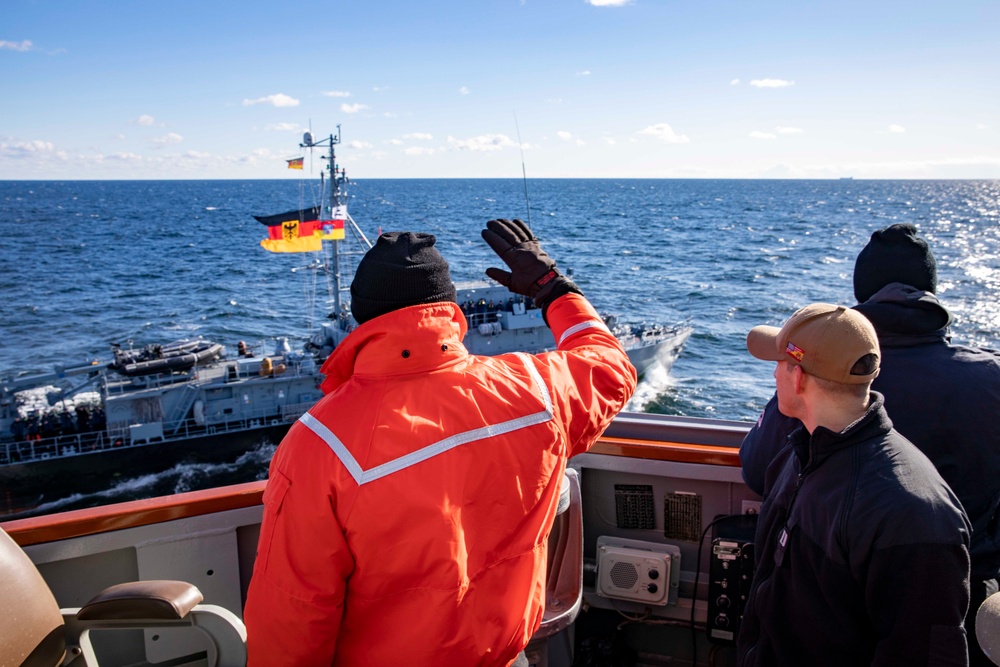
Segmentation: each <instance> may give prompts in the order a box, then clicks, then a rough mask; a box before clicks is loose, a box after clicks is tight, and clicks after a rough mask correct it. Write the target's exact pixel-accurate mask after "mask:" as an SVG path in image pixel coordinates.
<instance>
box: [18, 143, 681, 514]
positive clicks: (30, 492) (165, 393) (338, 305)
mask: <svg viewBox="0 0 1000 667" xmlns="http://www.w3.org/2000/svg"><path fill="white" fill-rule="evenodd" d="M339 142H340V128H339V126H338V128H337V134H336V135H330V136H329V137H328V138H326V139H323V140H321V141H318V142H317V141H314V140H313V137H312V135H311V134H307V135H306V136H305V137H304V141H303V143H302V144H301V146H302V147H303V148H310V149H311V148H315V147H323V148H329V153H328V155H327V156H326V159H327V161H328V166H327V170H328V171H329V173H330V177H329V179H328V183H329V187H328V188H327V187H326V186H327V179H325V178H324V179H323V181H324V183H323V185H324V190H323V192H324V193H325V192H326V191H327V190H328V191H329V198H328V200H327V201H326V203H325V204H324V205H323V206H317V207H315V208H313V209H307V210H304V211H290V212H288V213H285V214H278V215H274V216H262V217H258V218H257V219H258V220H260V221H261V222H262V223H263V224H265V225H267V226H268V227H269V228H274V227H279V230H278V231H277V233H275V230H273V229H271V230H270V231H271V239H275V238H277V239H278V242H279V243H282V242H283V239H287V238H289V237H290V236H292V234H291V232H292V231H296V232H298V231H300V230H298V229H297V228H298V227H299V226H302V227H304V228H305V229H306V230H307V231H308V229H309V227H308V225H310V224H311V225H312V227H313V228H315V229H316V230H321V231H317V235H318V234H320V233H322V234H323V235H324V238H326V239H327V240H326V241H323V245H324V246H327V245H328V246H329V250H330V252H329V263H328V264H327V265H323V266H321V267H319V268H321V269H323V270H327V271H329V273H330V274H331V277H332V278H333V280H332V283H333V287H332V290H331V291H332V295H331V296H332V302H333V311H332V312H333V315H331V317H330V318H329V319H328V321H327V322H325V323H324V324H323V325H321V327H320V329H319V331H318V332H317V333H315V335H313V336H312V337H311V339H310V340H309V342H308V343H306V345H305V346H304V348H303V349H301V350H293V349H292V348H291V345H290V344H289V342H288V340H287V339H284V338H280V339H276V340H274V341H270V342H263V343H259V344H257V345H254V346H248V345H247V344H245V343H244V342H243V341H240V342H239V343H238V345H237V346H236V350H235V353H233V351H232V350H231V349H227V348H226V347H225V346H223V345H221V344H219V343H216V342H210V341H204V340H200V339H198V340H181V341H175V342H172V343H168V344H165V345H146V346H143V347H140V348H135V347H131V346H129V347H128V348H124V349H123V348H122V347H120V346H115V347H114V348H113V356H112V358H109V359H102V360H95V361H94V362H92V363H90V364H86V365H81V366H75V367H61V368H57V369H55V370H53V371H52V372H50V373H44V374H39V375H31V376H19V377H10V378H0V516H6V517H13V516H30V515H32V514H34V513H37V512H39V511H45V505H46V503H49V502H51V501H53V500H54V499H55V498H66V497H67V496H70V495H72V494H88V493H95V492H97V491H101V490H103V489H106V488H108V486H109V484H110V483H111V482H112V480H114V478H115V476H116V475H121V474H127V475H128V476H130V477H135V476H139V475H146V474H154V473H159V472H163V471H165V470H169V469H170V468H172V467H173V466H175V465H177V464H178V463H224V462H231V461H235V460H237V459H238V458H239V457H240V456H241V455H244V454H246V453H247V452H250V451H252V450H255V449H257V448H258V447H260V446H261V445H262V444H267V443H272V444H277V443H278V442H279V441H280V440H281V438H282V437H283V436H284V434H285V432H286V431H287V430H288V429H289V427H290V426H291V425H292V423H294V422H295V420H297V419H298V418H299V417H300V416H301V415H302V414H303V413H305V412H306V410H308V409H309V408H310V407H311V406H312V405H313V404H314V403H315V402H316V401H317V400H319V399H320V398H321V397H322V392H321V391H320V389H319V386H320V383H321V382H322V380H323V375H322V374H321V373H320V367H321V366H322V363H323V361H324V360H325V359H326V357H327V356H329V354H330V353H331V352H332V351H333V349H334V348H335V347H336V346H337V345H338V344H340V342H341V341H342V340H343V339H344V338H345V337H346V336H347V335H349V334H350V332H351V331H353V329H354V328H355V327H356V326H357V323H356V322H355V321H354V319H353V318H352V317H351V316H350V308H349V307H348V305H347V303H346V301H344V300H342V299H341V293H342V292H343V291H344V290H345V289H346V288H345V287H344V286H343V285H342V284H341V275H340V274H341V273H342V262H345V261H348V260H349V259H350V258H351V256H352V255H354V256H357V255H360V254H363V252H364V251H366V250H367V248H370V247H371V243H370V242H369V241H368V239H367V238H366V237H365V235H364V234H363V232H362V231H361V229H360V228H359V227H358V225H357V224H356V223H355V222H354V220H353V219H352V218H351V217H350V215H349V214H348V213H347V184H348V182H349V181H348V179H347V176H346V173H345V172H344V170H343V169H341V168H339V167H338V166H337V165H336V163H335V157H334V146H335V145H337V144H338V143H339ZM300 238H301V237H300ZM305 240H306V241H307V242H310V243H313V242H315V241H316V239H308V238H307V239H305ZM295 242H298V239H296V240H295ZM265 243H266V241H264V242H262V245H264V244H265ZM265 247H267V246H266V245H265ZM343 268H346V265H344V267H343ZM456 289H457V294H458V303H459V304H460V305H461V306H462V310H463V312H464V313H465V315H466V318H467V320H468V333H467V334H466V336H465V339H464V341H463V342H464V344H465V346H466V347H467V348H468V350H469V352H471V353H472V354H479V355H495V354H503V353H506V352H515V351H520V352H529V353H537V352H542V351H545V350H553V349H555V347H556V343H555V340H554V338H553V336H552V332H551V331H550V330H549V328H548V326H546V324H545V322H544V320H543V319H542V312H541V310H540V309H539V308H537V307H535V306H534V304H533V303H531V301H530V300H524V299H520V298H518V297H514V296H512V295H511V293H510V292H509V291H508V290H507V289H506V288H505V287H503V286H501V285H499V284H495V283H493V284H489V283H485V282H482V283H470V284H461V285H457V286H456ZM605 321H606V323H607V325H608V327H609V328H610V329H611V331H612V332H613V333H614V334H615V335H616V336H617V337H618V339H619V340H620V341H621V342H622V345H623V346H624V347H625V349H626V351H627V352H628V355H629V358H630V359H631V360H632V363H633V364H634V365H635V366H636V368H637V369H638V371H639V373H640V375H642V374H644V373H646V372H647V371H649V370H650V369H652V368H653V367H658V368H660V369H662V370H663V371H664V372H665V371H668V370H669V369H670V366H671V365H672V364H673V362H674V360H675V359H676V358H677V356H678V355H679V354H680V352H681V350H682V348H683V346H684V343H685V341H686V340H687V338H688V336H690V335H691V331H692V329H691V327H690V326H688V325H687V324H686V323H680V324H676V325H673V326H661V325H648V324H644V323H643V324H629V323H624V322H620V321H618V319H617V318H616V317H614V316H606V317H605Z"/></svg>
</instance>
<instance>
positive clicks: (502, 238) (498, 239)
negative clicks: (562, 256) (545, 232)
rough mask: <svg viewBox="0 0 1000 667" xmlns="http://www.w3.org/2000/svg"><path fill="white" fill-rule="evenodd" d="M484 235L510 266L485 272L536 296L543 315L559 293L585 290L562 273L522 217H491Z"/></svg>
mask: <svg viewBox="0 0 1000 667" xmlns="http://www.w3.org/2000/svg"><path fill="white" fill-rule="evenodd" d="M483 239H484V240H485V241H486V242H487V243H488V244H489V245H490V247H491V248H492V249H493V252H495V253H496V254H497V255H499V257H500V259H502V260H503V261H504V263H505V264H506V265H507V266H508V268H510V271H504V270H503V269H497V268H493V267H490V268H488V269H486V275H487V276H489V277H490V278H492V279H493V280H495V281H497V282H498V283H500V284H501V285H503V286H504V287H506V288H507V289H509V290H510V291H511V292H513V293H514V294H522V295H524V296H527V297H531V298H532V299H534V300H535V304H537V305H538V307H539V308H541V309H542V314H543V315H544V314H545V312H546V311H547V310H548V307H549V304H550V303H552V302H553V301H554V300H555V299H556V298H557V297H560V296H562V295H564V294H568V293H570V292H575V293H576V294H582V292H581V291H580V288H579V287H577V286H576V284H575V283H574V282H573V281H572V280H570V279H569V278H567V277H566V276H564V275H562V274H561V273H559V271H558V269H556V263H555V260H553V259H552V258H551V257H549V256H548V255H547V254H546V253H545V251H544V250H542V247H541V245H540V244H539V242H538V239H537V238H535V235H534V234H532V233H531V229H530V228H529V227H528V225H526V224H524V222H523V221H521V220H517V219H514V220H505V219H500V220H490V221H489V222H487V223H486V229H484V230H483Z"/></svg>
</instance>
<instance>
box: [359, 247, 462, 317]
mask: <svg viewBox="0 0 1000 667" xmlns="http://www.w3.org/2000/svg"><path fill="white" fill-rule="evenodd" d="M435 241H437V239H436V238H435V237H434V235H433V234H420V233H415V232H388V233H386V234H382V235H381V236H379V237H378V240H377V241H376V242H375V246H374V247H373V248H372V249H371V250H369V251H368V252H367V253H365V256H364V257H362V258H361V261H360V262H359V263H358V270H357V273H355V274H354V281H353V282H352V283H351V313H352V314H353V315H354V319H356V320H357V321H358V323H359V324H363V323H364V322H367V321H368V320H370V319H372V318H374V317H378V316H379V315H385V314H386V313H388V312H391V311H393V310H397V309H399V308H405V307H407V306H415V305H417V304H418V303H435V302H438V301H455V300H456V299H457V298H458V295H457V294H456V293H455V285H454V283H452V282H451V274H450V273H449V272H448V262H446V261H445V259H444V257H442V256H441V253H439V252H438V251H437V248H435V247H434V242H435Z"/></svg>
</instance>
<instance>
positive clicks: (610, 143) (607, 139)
mask: <svg viewBox="0 0 1000 667" xmlns="http://www.w3.org/2000/svg"><path fill="white" fill-rule="evenodd" d="M601 141H603V142H604V143H605V144H606V145H608V146H617V145H618V142H617V141H615V140H614V139H612V138H611V137H603V138H602V139H601Z"/></svg>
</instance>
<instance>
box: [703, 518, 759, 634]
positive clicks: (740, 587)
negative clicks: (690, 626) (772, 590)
mask: <svg viewBox="0 0 1000 667" xmlns="http://www.w3.org/2000/svg"><path fill="white" fill-rule="evenodd" d="M756 526H757V516H756V515H753V514H744V515H742V516H733V517H729V519H728V520H727V521H723V522H720V523H718V524H716V531H717V532H716V535H715V537H714V538H713V539H712V552H711V554H710V555H709V565H708V616H707V619H706V621H707V622H706V630H707V632H708V639H709V641H711V642H714V643H716V644H734V643H735V642H736V635H737V634H739V629H740V624H741V622H742V620H743V609H744V607H745V606H746V602H747V598H748V597H749V596H750V584H751V583H752V582H753V571H754V544H753V538H754V531H755V529H756Z"/></svg>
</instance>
